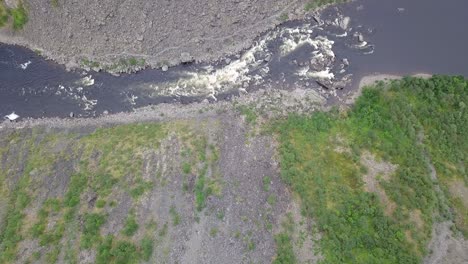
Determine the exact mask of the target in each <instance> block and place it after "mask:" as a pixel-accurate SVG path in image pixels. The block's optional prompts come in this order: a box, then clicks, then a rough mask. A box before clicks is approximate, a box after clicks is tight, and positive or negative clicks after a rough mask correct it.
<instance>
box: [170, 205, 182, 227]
mask: <svg viewBox="0 0 468 264" xmlns="http://www.w3.org/2000/svg"><path fill="white" fill-rule="evenodd" d="M169 214H170V215H171V217H172V224H173V225H174V226H176V225H179V224H180V215H179V213H178V212H177V210H176V208H175V206H171V209H169Z"/></svg>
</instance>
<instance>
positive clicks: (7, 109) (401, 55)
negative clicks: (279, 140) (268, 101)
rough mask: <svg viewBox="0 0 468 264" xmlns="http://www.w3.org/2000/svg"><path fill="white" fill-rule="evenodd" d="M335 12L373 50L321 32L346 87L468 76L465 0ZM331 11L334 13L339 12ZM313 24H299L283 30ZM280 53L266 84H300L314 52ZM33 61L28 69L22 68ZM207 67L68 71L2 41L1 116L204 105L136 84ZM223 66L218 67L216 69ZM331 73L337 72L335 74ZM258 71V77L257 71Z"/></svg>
mask: <svg viewBox="0 0 468 264" xmlns="http://www.w3.org/2000/svg"><path fill="white" fill-rule="evenodd" d="M332 9H333V10H335V9H336V12H339V13H342V14H343V15H344V16H349V17H351V22H350V25H349V27H351V28H353V31H355V32H360V33H361V34H362V35H363V37H364V40H365V41H366V42H368V43H369V45H370V46H373V47H374V48H373V53H372V54H366V52H356V50H353V49H350V48H349V46H350V45H353V44H352V43H355V42H356V40H355V37H353V36H352V35H349V36H347V37H345V38H334V37H332V35H333V34H331V33H333V31H334V30H336V28H329V29H328V28H327V29H324V30H323V31H320V33H319V34H325V35H327V36H328V37H329V38H330V39H332V40H333V41H335V44H334V47H333V51H334V53H335V54H336V57H337V58H338V57H339V58H348V59H349V61H350V63H351V65H350V66H349V69H348V72H349V73H352V74H353V82H352V83H351V84H349V85H348V87H345V89H344V90H350V89H353V88H355V86H356V84H357V83H358V81H359V79H360V78H361V77H362V76H364V75H368V74H373V73H389V74H398V75H409V74H414V73H419V72H424V73H438V74H450V75H464V76H468V63H467V62H468V51H466V48H468V26H467V25H468V15H466V11H467V10H468V1H466V0H446V1H440V0H411V1H407V0H358V1H355V2H352V3H348V4H344V5H341V6H339V7H337V8H335V7H333V8H332ZM333 12H334V11H333ZM333 12H329V14H332V15H335V13H333ZM324 16H325V15H324ZM311 21H312V20H311ZM311 21H303V22H300V21H295V22H290V23H288V24H287V25H285V26H291V25H300V24H301V23H311ZM325 31H326V32H325ZM350 32H351V31H350ZM336 33H337V34H338V33H340V32H336ZM275 45H279V44H278V43H276V40H274V41H272V42H271V43H270V44H269V46H272V47H271V50H273V51H275V52H276V53H279V51H278V50H279V48H278V47H274V46H275ZM366 51H369V50H366ZM276 53H274V54H273V59H272V60H271V61H270V62H269V65H268V68H269V73H268V76H266V77H265V78H266V79H267V81H266V82H265V83H274V82H277V81H278V80H279V77H278V76H283V77H282V78H283V79H284V80H286V81H287V82H288V83H289V85H290V86H294V85H295V84H297V83H298V82H300V81H298V79H297V77H294V74H295V73H294V70H293V67H292V66H291V63H290V62H291V61H299V62H300V61H301V60H305V61H307V60H308V59H309V57H307V55H306V54H309V53H310V50H307V49H306V48H304V49H298V51H296V52H295V53H292V54H290V55H288V56H286V58H287V60H284V59H279V56H277V54H276ZM233 59H235V58H233ZM28 62H30V64H28V65H27V67H24V66H26V65H25V63H28ZM221 64H222V63H221ZM22 66H23V68H25V69H23V68H22ZM206 66H207V65H206V64H205V65H181V66H178V67H175V68H171V69H170V71H168V72H162V71H159V70H144V71H141V72H139V73H136V74H131V75H122V76H120V77H115V76H112V75H110V74H106V73H96V72H89V73H83V72H81V71H72V72H67V71H66V70H65V68H64V67H63V66H60V65H57V64H55V63H53V62H49V61H46V60H44V59H42V58H41V57H39V56H37V55H36V54H35V53H34V52H32V51H30V50H27V49H25V48H21V47H17V46H10V45H4V44H0V116H4V115H6V114H9V113H11V112H12V111H15V112H16V113H17V114H19V115H20V116H22V117H34V118H38V117H50V116H59V117H65V116H68V115H69V113H70V112H73V113H75V115H76V116H86V117H92V116H96V115H99V114H101V113H102V112H103V111H105V110H106V111H109V112H120V111H130V110H132V109H133V108H136V107H140V106H145V105H150V104H158V103H161V102H183V103H190V102H194V101H201V100H203V99H204V98H205V97H203V96H181V95H174V96H173V95H165V96H162V95H159V96H149V95H148V94H146V93H145V90H144V89H134V87H140V86H143V85H145V84H147V83H155V84H158V83H167V82H171V81H176V80H178V79H180V78H182V77H183V76H184V74H185V73H186V72H195V73H196V72H200V69H202V68H204V67H206ZM221 66H222V65H216V64H215V65H213V67H214V68H215V69H216V68H217V67H221ZM260 71H261V70H259V72H260ZM333 71H334V72H336V70H335V69H333ZM252 72H253V73H252V75H253V74H257V73H256V72H255V71H252ZM87 76H90V77H91V78H92V79H93V80H94V84H93V85H92V86H85V85H82V84H81V83H80V81H81V80H83V78H84V77H87ZM270 86H271V85H270ZM287 86H288V85H285V87H287ZM255 88H258V87H257V86H256V85H251V86H249V88H248V89H247V90H249V89H255ZM260 88H261V87H260ZM230 95H231V93H229V92H228V93H223V92H221V93H219V94H218V95H217V98H218V100H220V99H226V98H229V96H230Z"/></svg>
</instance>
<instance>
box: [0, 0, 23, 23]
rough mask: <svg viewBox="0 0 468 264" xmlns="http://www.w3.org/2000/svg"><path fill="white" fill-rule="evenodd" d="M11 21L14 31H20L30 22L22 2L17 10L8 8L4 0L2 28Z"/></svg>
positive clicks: (0, 10)
mask: <svg viewBox="0 0 468 264" xmlns="http://www.w3.org/2000/svg"><path fill="white" fill-rule="evenodd" d="M10 21H11V24H12V26H13V29H14V30H20V29H22V28H23V27H24V25H26V23H27V22H28V12H27V11H26V9H25V7H24V5H23V3H22V2H21V1H20V2H19V5H18V6H17V7H16V8H8V7H7V6H6V4H5V2H4V1H3V0H1V1H0V27H4V26H6V25H8V23H9V22H10Z"/></svg>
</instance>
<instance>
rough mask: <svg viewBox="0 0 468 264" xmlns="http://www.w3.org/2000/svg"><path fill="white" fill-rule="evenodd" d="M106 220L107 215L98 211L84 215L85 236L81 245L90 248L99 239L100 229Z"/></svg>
mask: <svg viewBox="0 0 468 264" xmlns="http://www.w3.org/2000/svg"><path fill="white" fill-rule="evenodd" d="M105 222H106V216H104V215H101V214H97V213H87V214H85V215H84V227H83V236H82V237H81V246H82V247H83V248H90V247H92V246H93V244H94V243H95V242H97V241H98V240H99V230H100V228H101V226H102V225H103V224H104V223H105Z"/></svg>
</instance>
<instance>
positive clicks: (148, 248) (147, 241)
mask: <svg viewBox="0 0 468 264" xmlns="http://www.w3.org/2000/svg"><path fill="white" fill-rule="evenodd" d="M140 248H141V256H142V259H143V260H144V261H149V260H150V259H151V256H152V255H153V248H154V240H153V239H152V238H150V237H148V236H146V237H144V238H143V239H142V240H141V243H140Z"/></svg>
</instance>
